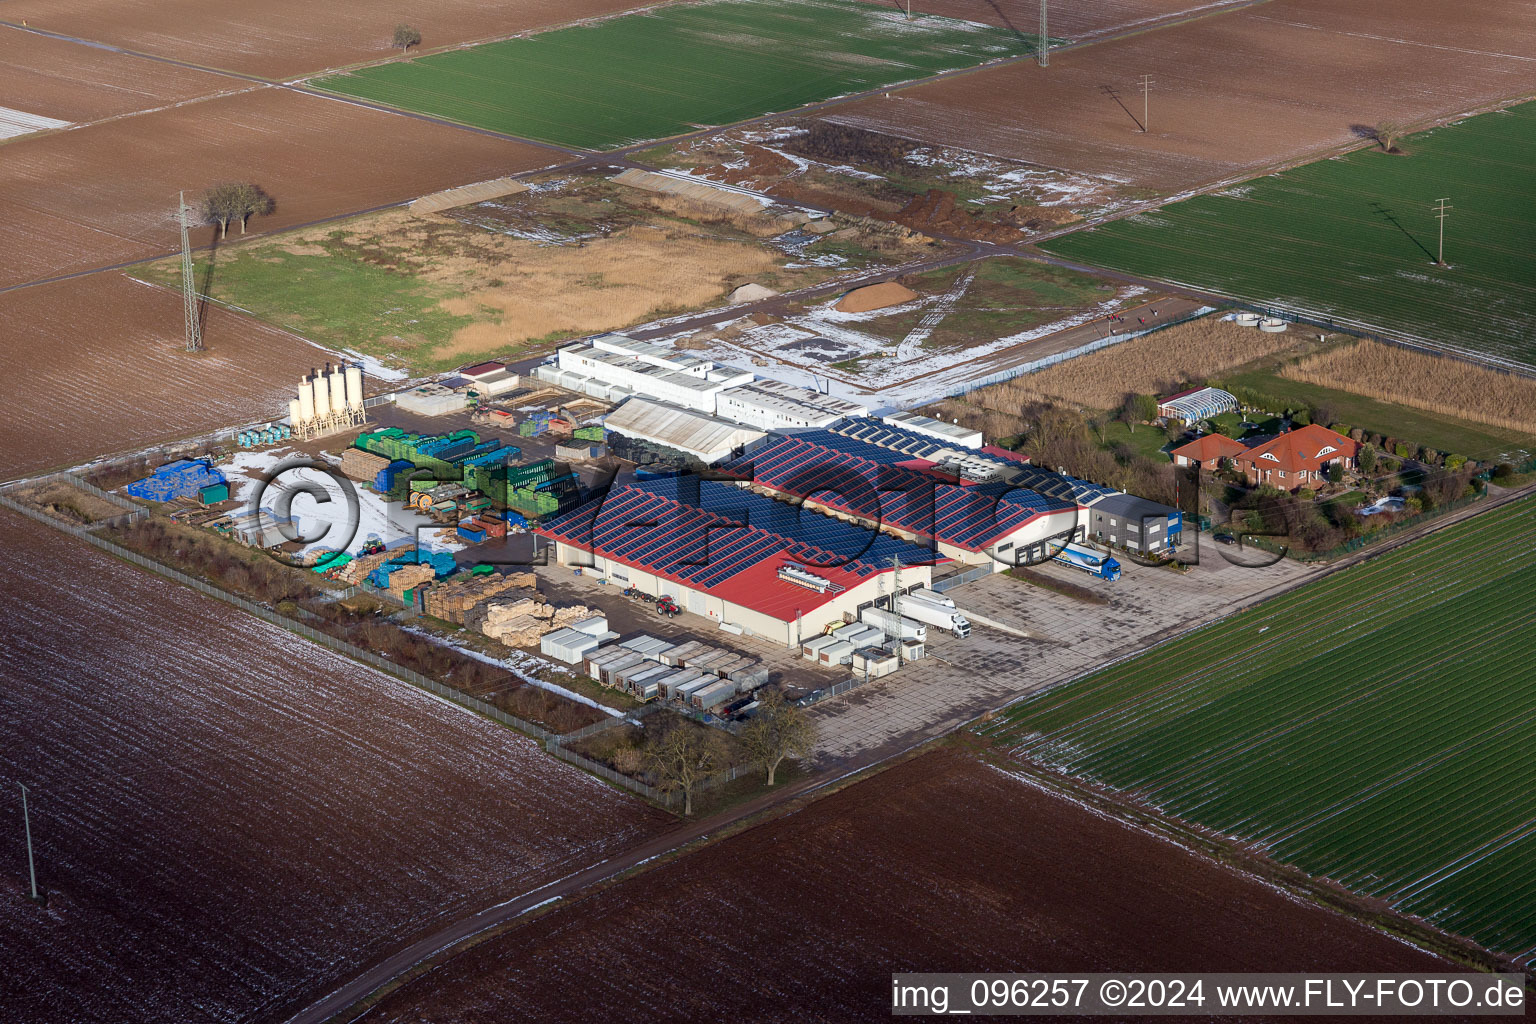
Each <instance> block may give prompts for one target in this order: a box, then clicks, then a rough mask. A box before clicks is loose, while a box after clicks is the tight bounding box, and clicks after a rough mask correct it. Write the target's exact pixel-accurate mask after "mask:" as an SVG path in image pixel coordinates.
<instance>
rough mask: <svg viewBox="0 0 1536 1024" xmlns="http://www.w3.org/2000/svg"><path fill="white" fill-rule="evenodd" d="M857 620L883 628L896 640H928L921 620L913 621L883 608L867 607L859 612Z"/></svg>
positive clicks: (926, 628) (920, 641)
mask: <svg viewBox="0 0 1536 1024" xmlns="http://www.w3.org/2000/svg"><path fill="white" fill-rule="evenodd" d="M859 621H860V622H867V623H869V624H870V625H871V626H878V627H879V628H881V629H883V630H885V635H886V636H889V637H895V638H896V639H898V640H916V641H918V642H919V643H927V642H928V627H927V626H925V625H923V624H922V623H921V622H913V621H912V620H911V619H908V618H903V617H902V616H900V615H898V614H897V613H895V612H888V611H886V610H885V609H884V608H875V607H869V608H865V609H864V610H863V611H861V612H859Z"/></svg>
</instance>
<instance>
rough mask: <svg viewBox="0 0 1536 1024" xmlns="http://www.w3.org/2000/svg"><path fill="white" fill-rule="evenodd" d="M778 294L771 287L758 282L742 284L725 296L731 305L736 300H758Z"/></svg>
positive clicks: (736, 301)
mask: <svg viewBox="0 0 1536 1024" xmlns="http://www.w3.org/2000/svg"><path fill="white" fill-rule="evenodd" d="M777 294H779V293H778V292H776V291H774V290H773V289H772V288H765V287H763V286H762V285H760V284H756V283H753V284H744V285H742V286H741V287H740V288H737V289H736V290H735V291H733V292H731V294H730V295H729V296H728V297H727V299H728V301H729V302H731V303H732V304H733V305H734V304H735V303H738V302H758V301H760V300H762V299H771V298H773V297H774V296H775V295H777Z"/></svg>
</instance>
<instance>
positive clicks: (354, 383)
mask: <svg viewBox="0 0 1536 1024" xmlns="http://www.w3.org/2000/svg"><path fill="white" fill-rule="evenodd" d="M362 407H363V368H362V367H361V366H358V365H357V364H356V363H353V364H351V365H349V366H348V367H347V408H349V409H361V408H362Z"/></svg>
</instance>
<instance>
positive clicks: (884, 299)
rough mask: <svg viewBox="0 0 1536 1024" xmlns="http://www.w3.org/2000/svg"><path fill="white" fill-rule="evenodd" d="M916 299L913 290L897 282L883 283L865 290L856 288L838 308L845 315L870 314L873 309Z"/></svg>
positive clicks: (915, 293) (845, 296) (844, 298)
mask: <svg viewBox="0 0 1536 1024" xmlns="http://www.w3.org/2000/svg"><path fill="white" fill-rule="evenodd" d="M915 298H917V292H915V291H913V290H912V289H910V288H907V287H904V286H902V285H899V284H897V283H896V282H895V281H882V282H880V283H879V284H872V285H869V286H867V287H865V288H855V289H854V290H853V291H851V292H849V293H848V294H847V295H844V296H843V300H842V301H841V302H839V303H838V304H837V308H838V309H839V310H840V311H841V312H844V313H868V312H869V311H870V310H872V309H885V308H886V307H887V306H899V305H901V304H902V303H903V302H911V301H912V300H913V299H915Z"/></svg>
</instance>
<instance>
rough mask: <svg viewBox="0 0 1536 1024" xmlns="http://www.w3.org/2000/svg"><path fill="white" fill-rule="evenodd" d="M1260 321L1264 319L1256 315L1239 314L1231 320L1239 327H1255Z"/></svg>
mask: <svg viewBox="0 0 1536 1024" xmlns="http://www.w3.org/2000/svg"><path fill="white" fill-rule="evenodd" d="M1262 319H1264V318H1263V317H1261V316H1259V314H1257V313H1239V314H1237V316H1235V317H1234V318H1233V322H1234V323H1236V324H1237V325H1238V326H1240V327H1257V326H1259V321H1260V320H1262Z"/></svg>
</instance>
